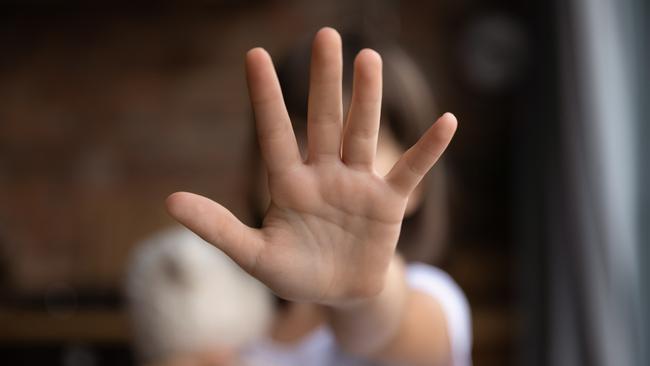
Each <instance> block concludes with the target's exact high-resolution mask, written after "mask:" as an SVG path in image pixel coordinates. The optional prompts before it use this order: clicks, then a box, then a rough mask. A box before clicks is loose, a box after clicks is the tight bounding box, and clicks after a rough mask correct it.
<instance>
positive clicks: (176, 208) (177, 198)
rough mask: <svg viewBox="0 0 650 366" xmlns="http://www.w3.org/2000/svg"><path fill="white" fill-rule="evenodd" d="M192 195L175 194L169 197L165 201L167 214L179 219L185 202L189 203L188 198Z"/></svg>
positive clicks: (184, 193)
mask: <svg viewBox="0 0 650 366" xmlns="http://www.w3.org/2000/svg"><path fill="white" fill-rule="evenodd" d="M190 195H192V194H191V193H188V192H174V193H172V194H170V195H169V196H167V198H166V199H165V207H166V208H167V212H168V213H169V214H170V215H171V216H172V217H174V218H177V217H179V216H180V214H181V210H182V207H183V206H184V202H186V201H187V198H188V197H189V196H190Z"/></svg>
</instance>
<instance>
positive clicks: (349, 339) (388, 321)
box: [326, 254, 408, 355]
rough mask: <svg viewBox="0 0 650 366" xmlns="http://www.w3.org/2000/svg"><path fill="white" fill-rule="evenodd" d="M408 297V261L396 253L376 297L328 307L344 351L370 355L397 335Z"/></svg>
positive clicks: (330, 321)
mask: <svg viewBox="0 0 650 366" xmlns="http://www.w3.org/2000/svg"><path fill="white" fill-rule="evenodd" d="M407 297H408V286H407V284H406V279H405V272H404V262H403V260H402V258H401V257H400V256H399V255H397V254H396V255H394V257H393V258H392V260H391V262H390V265H389V268H388V271H387V272H386V276H385V280H384V286H383V288H382V290H381V291H380V292H379V293H378V294H377V295H375V296H373V297H369V298H365V299H360V300H353V301H349V302H346V303H344V304H336V305H326V309H327V310H326V311H327V315H328V322H329V324H330V326H331V328H332V330H333V331H334V334H335V336H336V338H337V340H338V342H339V344H340V345H341V346H342V347H343V348H344V349H346V350H347V351H349V352H351V353H356V354H362V355H370V354H372V353H374V352H376V351H378V350H379V349H381V347H382V346H383V345H385V344H386V343H388V342H389V341H390V340H391V339H392V336H393V335H394V334H395V333H396V332H397V330H398V328H399V325H400V322H401V320H402V318H403V314H404V309H405V307H406V300H407Z"/></svg>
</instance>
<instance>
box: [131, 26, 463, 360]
mask: <svg viewBox="0 0 650 366" xmlns="http://www.w3.org/2000/svg"><path fill="white" fill-rule="evenodd" d="M351 43H354V42H351ZM358 43H359V44H362V43H364V42H363V41H362V40H358ZM362 45H363V44H362ZM342 47H343V46H342V41H341V38H340V36H339V34H338V33H337V32H336V31H335V30H333V29H331V28H324V29H322V30H320V31H319V32H318V33H317V35H316V37H315V39H314V42H313V47H312V53H311V63H310V71H309V84H308V87H307V83H306V82H303V79H302V78H303V76H301V75H305V76H306V72H304V73H303V72H302V69H305V68H306V67H304V65H307V64H308V62H306V60H305V59H306V58H305V57H304V56H303V54H302V53H301V52H300V48H298V49H297V51H296V52H295V53H294V54H292V55H290V56H289V57H288V58H287V60H286V61H285V62H284V63H283V64H282V65H280V67H279V69H280V70H279V71H280V76H281V78H282V80H281V81H280V80H278V78H277V77H276V74H275V72H274V67H273V64H272V62H271V59H270V57H269V55H268V54H267V53H266V52H265V51H264V50H262V49H259V48H256V49H253V50H251V51H249V52H248V54H247V57H246V69H247V75H248V84H249V90H250V98H251V102H252V105H253V110H254V113H255V121H256V126H257V136H258V140H259V152H260V153H261V155H262V158H263V162H264V167H263V169H262V167H255V168H254V170H255V171H257V172H259V173H260V174H259V177H260V179H256V180H255V181H256V182H258V183H256V184H255V185H254V188H255V189H254V190H255V191H256V192H257V194H255V195H252V196H251V197H255V199H254V201H255V209H257V210H258V211H259V212H262V210H263V209H264V210H265V214H263V215H260V218H261V220H260V221H261V222H260V227H261V228H260V229H254V228H251V227H249V226H246V225H244V224H243V223H241V222H240V221H239V220H238V219H237V218H236V217H234V216H233V215H232V214H231V213H230V212H229V211H228V210H227V209H225V208H224V207H222V206H221V205H219V204H217V203H215V202H213V201H211V200H209V199H207V198H204V197H201V196H198V195H194V194H190V193H183V192H180V193H175V194H173V195H171V196H170V197H169V198H168V200H167V207H168V210H169V212H170V214H171V215H172V216H173V217H174V218H176V219H177V220H178V221H179V222H181V223H182V224H183V225H185V226H186V227H188V228H189V229H190V230H192V231H194V232H195V233H196V234H198V235H199V236H201V237H202V238H203V239H205V240H206V241H207V242H209V243H211V244H213V245H214V246H215V247H217V248H219V249H220V250H221V251H223V252H224V253H225V254H227V255H228V256H229V257H230V258H232V260H233V261H234V263H236V264H237V265H238V266H239V267H241V268H242V269H243V270H244V271H246V272H247V273H248V274H250V275H251V276H253V277H255V278H256V279H257V280H259V281H260V282H261V283H263V284H264V285H266V287H267V288H268V289H270V291H272V292H273V293H274V294H275V295H276V296H277V297H278V299H282V300H278V302H277V305H276V306H275V310H274V313H273V320H272V323H271V325H270V327H269V328H268V331H266V332H262V333H263V335H262V336H261V337H253V336H251V337H250V338H249V341H247V342H243V343H246V344H241V345H238V346H237V347H235V348H236V349H235V350H234V351H232V352H231V350H232V349H233V347H231V346H228V345H227V343H228V342H225V341H222V342H220V341H218V340H215V341H214V344H217V343H220V345H218V346H217V345H215V346H209V345H208V346H205V345H204V348H203V349H200V350H198V349H194V350H191V349H189V348H188V347H185V349H182V350H181V349H180V348H183V347H180V348H179V349H178V352H176V353H175V354H174V355H172V354H171V353H169V354H166V355H158V357H155V355H149V356H150V357H149V359H151V360H157V362H159V363H161V364H162V363H169V362H175V361H174V360H175V359H176V360H183V361H182V362H189V363H187V364H200V360H205V359H211V360H213V361H214V364H220V365H235V364H238V362H240V363H241V362H248V363H249V364H250V363H251V362H258V363H259V362H260V361H261V363H260V364H265V365H374V364H399V365H469V364H470V363H471V360H470V349H471V330H470V318H469V308H468V305H467V301H466V299H465V297H464V295H463V293H462V291H461V290H460V289H459V288H458V286H457V285H456V284H455V283H454V282H453V280H452V279H451V278H450V277H449V276H448V275H446V274H445V273H444V272H442V271H441V270H439V269H436V268H435V267H432V266H429V265H426V264H423V263H421V262H412V261H413V260H416V261H430V260H431V258H432V256H434V255H436V254H437V253H436V252H437V251H438V250H439V248H441V247H442V245H441V242H442V241H443V240H444V232H445V230H444V229H445V226H446V225H445V223H446V220H445V217H444V214H445V213H444V208H445V205H444V202H445V197H444V193H445V189H444V183H445V182H444V174H443V173H442V171H441V170H438V171H435V170H434V174H433V176H432V177H430V179H428V180H427V179H425V180H423V178H424V176H425V174H426V173H427V172H428V171H429V169H430V168H431V167H432V166H433V165H434V164H435V163H436V161H437V160H438V158H439V157H440V155H441V154H442V153H443V151H444V150H445V148H446V147H447V144H448V143H449V141H450V140H451V138H452V136H453V134H454V132H455V129H456V119H455V117H454V116H453V115H451V114H449V113H447V114H445V115H443V116H442V117H440V118H439V119H438V121H437V122H436V123H434V124H433V125H432V126H431V127H430V128H428V129H427V130H426V131H424V130H423V129H421V128H420V127H421V126H422V125H423V123H424V121H428V119H429V118H430V116H431V112H430V105H431V98H430V93H429V91H428V90H427V88H426V83H424V81H423V78H422V76H421V74H420V73H419V72H418V71H417V68H416V67H414V65H413V63H412V62H411V61H410V60H409V59H408V58H407V57H405V56H404V54H403V53H401V52H400V51H399V50H398V49H396V48H387V49H386V51H385V52H384V55H385V58H384V62H382V59H381V57H380V56H379V54H378V53H377V52H375V51H372V50H370V49H363V50H361V51H360V52H358V54H357V56H356V58H355V61H354V64H353V66H352V67H349V68H351V69H353V73H350V72H347V73H345V74H346V75H349V74H353V78H352V81H351V82H349V81H348V80H347V79H344V78H343V74H344V73H343V70H344V69H346V67H345V64H344V62H343V59H344V58H343V54H344V53H347V52H343V48H342ZM355 48H356V47H354V45H353V47H348V50H353V49H355ZM382 69H383V71H382ZM384 75H385V77H383V76H384ZM281 84H282V86H283V88H282V90H284V93H285V95H284V96H283V94H282V91H281V87H280V85H281ZM303 89H305V90H304V91H303ZM306 89H308V93H307V91H306ZM346 93H349V94H350V95H349V100H350V103H349V108H347V110H348V112H347V115H344V113H343V110H344V108H343V100H344V99H348V98H347V95H346ZM307 95H308V98H306V96H307ZM382 97H384V102H383V104H382ZM285 105H286V107H285ZM303 105H307V106H308V108H307V110H306V111H303V110H302V109H303V107H302V106H303ZM287 107H288V110H287ZM304 117H306V120H305V119H304ZM380 120H381V122H382V123H381V126H380ZM292 123H293V124H292ZM429 123H430V122H429ZM407 148H408V150H407ZM259 182H264V184H259ZM258 188H259V189H258ZM403 223H404V227H403V232H402V233H401V235H400V231H401V229H402V225H403ZM396 249H397V251H396ZM179 250H182V249H179ZM401 253H404V255H405V256H406V257H407V259H408V262H410V263H407V262H406V261H405V260H404V257H403V255H402V254H401ZM141 258H143V257H141ZM140 262H142V260H141V261H140ZM163 262H164V261H161V262H160V265H161V266H162V265H163V264H162V263H163ZM139 266H141V265H140V264H138V261H136V262H135V264H134V267H135V268H137V267H139ZM210 274H211V272H210V271H207V270H206V271H205V272H204V274H203V276H201V275H199V276H198V277H195V278H194V280H193V281H196V283H195V282H193V281H189V282H186V283H185V284H184V286H190V287H191V286H195V285H197V286H199V285H198V284H199V283H203V284H206V283H207V284H210V283H211V282H213V281H218V279H216V278H217V277H219V276H218V275H216V274H214V275H210ZM154 277H155V276H154ZM142 278H144V277H143V275H141V274H138V271H132V272H131V277H130V279H129V281H140V280H141V279H142ZM151 281H152V282H153V280H151ZM144 282H146V281H144ZM215 291H216V292H219V291H221V290H218V289H216V287H215ZM165 292H166V291H159V292H154V293H155V294H158V295H155V296H153V297H151V296H149V297H147V296H146V295H144V294H140V293H138V292H137V291H135V292H133V293H131V299H132V300H131V301H132V304H133V305H132V309H139V308H142V309H146V308H147V307H155V306H158V305H157V304H160V302H161V301H160V299H158V298H157V297H156V296H159V297H161V298H162V297H164V296H165V295H164V293H165ZM176 294H178V296H192V294H191V293H185V294H184V293H183V292H182V291H179V292H177V293H176ZM239 296H240V294H235V293H234V292H233V293H229V294H226V293H225V292H224V294H223V296H218V297H219V299H220V300H219V301H224V302H231V303H242V301H243V300H242V299H244V298H245V296H248V295H242V296H244V297H239ZM145 298H146V299H145ZM261 298H262V297H261ZM188 301H189V300H188ZM174 306H175V308H174V309H175V310H174V312H175V313H178V314H185V313H188V312H192V311H194V310H193V308H192V307H183V306H184V305H183V304H181V303H177V304H176V305H173V306H172V307H174ZM222 306H223V305H221V306H218V307H217V306H215V308H221V307H222ZM261 308H262V307H260V309H261ZM252 311H253V310H250V309H247V308H244V307H242V308H241V312H240V314H239V315H240V316H244V317H245V316H246V314H247V312H252ZM255 311H259V309H257V310H255ZM140 312H141V313H142V312H145V313H146V310H141V311H140ZM263 312H264V311H263V310H262V311H261V312H260V314H261V313H263ZM133 313H134V315H135V320H136V321H137V316H138V311H135V312H133ZM186 315H187V316H189V315H190V314H186ZM179 316H180V315H179ZM260 319H262V318H261V317H260ZM159 321H160V322H165V321H167V320H166V319H165V318H164V317H161V318H159ZM262 323H263V321H262V320H260V322H259V323H257V324H262ZM192 324H194V323H192ZM143 326H145V327H146V325H143ZM241 326H245V324H244V323H242V325H241ZM137 327H138V325H137V324H136V328H137ZM262 328H263V327H261V328H260V329H262ZM215 329H216V328H215ZM146 333H147V332H140V334H142V335H144V337H145V339H141V340H140V341H141V342H144V343H146V342H147V339H146ZM161 337H162V338H164V334H163V335H161ZM215 337H216V336H215ZM157 342H160V340H158V341H157ZM222 350H224V351H223V352H222ZM226 350H228V351H226ZM225 354H228V355H230V356H224V355H225ZM206 355H207V356H206ZM251 360H257V361H251ZM192 362H194V363H192Z"/></svg>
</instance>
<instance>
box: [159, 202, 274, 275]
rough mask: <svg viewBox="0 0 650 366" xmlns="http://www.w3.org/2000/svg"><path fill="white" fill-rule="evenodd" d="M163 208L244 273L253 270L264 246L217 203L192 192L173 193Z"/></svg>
mask: <svg viewBox="0 0 650 366" xmlns="http://www.w3.org/2000/svg"><path fill="white" fill-rule="evenodd" d="M166 205H167V211H168V212H169V214H170V215H171V216H172V217H173V218H174V219H176V220H177V221H178V222H180V223H181V224H183V225H185V226H186V227H187V228H188V229H190V230H192V231H193V232H194V233H196V234H197V235H198V236H200V237H201V238H203V240H205V241H207V242H209V243H211V244H212V245H214V246H215V247H217V248H219V249H221V250H222V251H223V252H224V253H226V255H228V256H229V257H230V258H232V260H234V261H235V262H236V263H237V264H238V265H239V266H240V267H242V268H243V269H244V270H245V271H247V272H252V271H253V270H254V267H255V264H256V261H257V255H258V253H259V252H260V250H261V248H262V246H263V244H264V241H263V240H262V238H261V235H260V233H259V230H256V229H253V228H250V227H248V226H246V225H244V224H243V223H242V222H241V221H239V219H237V218H236V217H235V215H233V214H232V213H231V212H230V211H228V209H226V208H225V207H223V206H221V205H220V204H218V203H216V202H214V201H212V200H211V199H209V198H206V197H203V196H199V195H197V194H194V193H187V192H176V193H173V194H171V195H170V196H169V197H167V200H166Z"/></svg>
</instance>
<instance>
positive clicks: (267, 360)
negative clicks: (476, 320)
mask: <svg viewBox="0 0 650 366" xmlns="http://www.w3.org/2000/svg"><path fill="white" fill-rule="evenodd" d="M406 276H407V283H408V284H409V286H410V287H411V288H413V289H416V290H419V291H422V292H424V293H426V294H428V295H430V296H431V297H433V298H434V299H436V300H437V301H438V303H440V305H441V307H442V309H443V311H444V312H445V314H446V318H447V329H448V334H449V338H450V342H451V349H452V365H453V366H470V365H471V346H472V329H471V317H470V311H469V304H468V302H467V299H466V297H465V295H464V294H463V291H462V290H461V289H460V287H459V286H458V285H457V284H456V283H455V282H454V280H453V279H452V278H451V277H450V276H449V275H448V274H447V273H445V272H444V271H442V270H440V269H438V268H435V267H432V266H430V265H427V264H423V263H411V264H409V265H408V267H407V269H406ZM244 359H245V360H247V362H246V364H250V365H267V366H371V365H377V364H376V363H371V362H368V361H365V360H362V359H359V358H356V357H353V356H350V355H348V354H345V353H344V352H343V351H342V350H341V349H340V348H339V347H338V346H337V344H336V340H335V338H334V335H333V334H332V332H331V330H330V329H329V328H328V327H327V326H321V327H319V328H317V329H316V330H314V331H313V332H312V333H311V334H309V335H308V336H306V337H305V339H304V340H302V341H301V342H300V343H298V344H295V345H291V346H286V345H280V344H278V343H275V342H273V341H272V340H270V339H264V340H262V341H258V342H256V343H254V344H253V345H251V346H250V347H248V348H247V350H246V352H245V353H244Z"/></svg>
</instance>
